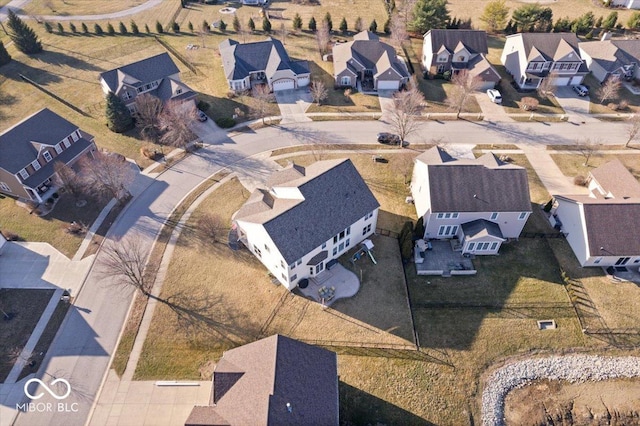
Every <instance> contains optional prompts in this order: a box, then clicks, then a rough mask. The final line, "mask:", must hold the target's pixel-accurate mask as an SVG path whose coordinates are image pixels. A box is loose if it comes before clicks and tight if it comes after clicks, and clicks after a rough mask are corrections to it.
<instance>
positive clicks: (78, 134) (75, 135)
mask: <svg viewBox="0 0 640 426" xmlns="http://www.w3.org/2000/svg"><path fill="white" fill-rule="evenodd" d="M71 138H73V140H74V141H77V140H78V139H80V131H79V130H76V131H75V132H73V133H72V134H71Z"/></svg>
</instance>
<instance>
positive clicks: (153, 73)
mask: <svg viewBox="0 0 640 426" xmlns="http://www.w3.org/2000/svg"><path fill="white" fill-rule="evenodd" d="M118 71H120V73H121V75H118ZM179 72H180V70H179V69H178V67H177V66H176V64H175V63H174V62H173V61H172V60H171V57H170V56H169V54H168V53H161V54H159V55H156V56H152V57H150V58H147V59H143V60H141V61H138V62H134V63H132V64H128V65H124V66H122V67H118V68H114V69H112V70H110V71H106V72H103V73H102V74H100V78H101V79H103V80H104V81H105V82H106V83H107V86H109V90H111V91H112V92H114V93H115V92H116V91H117V90H118V87H119V84H120V80H121V77H123V76H122V74H124V75H126V76H130V77H132V78H134V79H135V80H138V81H139V82H140V84H145V83H149V82H151V81H155V80H159V79H161V78H165V77H168V76H170V75H172V74H176V73H179ZM138 85H139V84H133V86H134V87H135V86H138Z"/></svg>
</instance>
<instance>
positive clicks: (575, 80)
mask: <svg viewBox="0 0 640 426" xmlns="http://www.w3.org/2000/svg"><path fill="white" fill-rule="evenodd" d="M582 80H584V76H583V75H576V76H575V77H572V78H571V83H570V84H571V85H572V86H575V85H576V84H582Z"/></svg>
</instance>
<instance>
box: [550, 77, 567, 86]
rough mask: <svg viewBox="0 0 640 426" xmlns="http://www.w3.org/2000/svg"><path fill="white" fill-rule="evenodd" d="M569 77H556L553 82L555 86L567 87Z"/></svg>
mask: <svg viewBox="0 0 640 426" xmlns="http://www.w3.org/2000/svg"><path fill="white" fill-rule="evenodd" d="M570 80H571V77H557V78H556V79H555V80H554V81H555V85H556V86H568V85H569V81H570Z"/></svg>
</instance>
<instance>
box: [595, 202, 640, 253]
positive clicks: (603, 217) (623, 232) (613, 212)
mask: <svg viewBox="0 0 640 426" xmlns="http://www.w3.org/2000/svg"><path fill="white" fill-rule="evenodd" d="M605 201H606V202H605ZM584 219H585V227H586V229H587V240H588V243H589V252H590V253H591V255H592V256H608V255H613V256H631V255H634V256H637V255H639V254H640V228H639V227H638V223H640V200H639V199H635V201H634V202H626V203H623V202H612V200H603V201H600V202H588V201H587V202H585V204H584ZM600 247H603V248H604V249H605V250H606V251H603V250H600Z"/></svg>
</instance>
